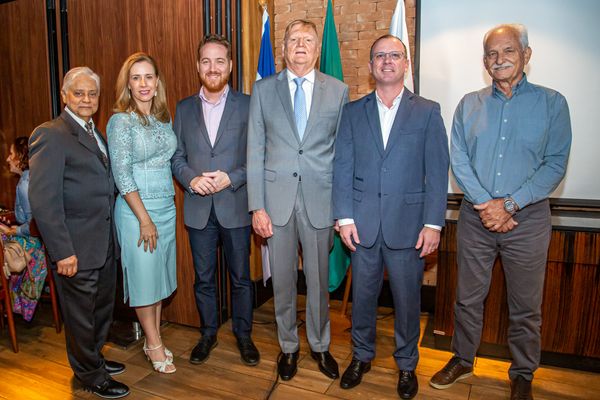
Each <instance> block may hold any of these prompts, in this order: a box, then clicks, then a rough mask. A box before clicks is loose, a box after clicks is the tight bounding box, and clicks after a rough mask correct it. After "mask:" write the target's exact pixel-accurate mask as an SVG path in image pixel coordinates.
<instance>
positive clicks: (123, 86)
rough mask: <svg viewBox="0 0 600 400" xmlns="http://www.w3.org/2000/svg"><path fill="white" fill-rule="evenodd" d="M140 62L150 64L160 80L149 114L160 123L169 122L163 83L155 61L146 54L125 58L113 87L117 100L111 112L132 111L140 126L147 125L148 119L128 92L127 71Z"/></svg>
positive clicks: (136, 54) (169, 117) (140, 53)
mask: <svg viewBox="0 0 600 400" xmlns="http://www.w3.org/2000/svg"><path fill="white" fill-rule="evenodd" d="M142 61H146V62H148V63H150V65H152V67H154V73H155V74H156V77H157V78H160V80H159V82H158V85H157V87H156V96H155V97H154V99H153V100H152V107H150V114H151V115H153V116H154V118H156V119H157V120H159V121H160V122H169V121H170V120H171V115H170V114H169V108H168V107H167V91H166V87H165V81H164V79H163V78H162V77H161V75H160V71H159V70H158V66H157V64H156V61H154V59H153V58H152V57H150V56H149V55H148V54H146V53H143V52H139V53H133V54H132V55H130V56H129V57H127V60H125V62H124V63H123V66H122V67H121V70H120V71H119V76H118V77H117V83H116V85H115V92H116V95H117V100H116V101H115V105H114V106H113V111H114V112H132V111H133V112H135V113H136V114H137V115H138V117H139V118H140V121H141V123H142V125H145V126H146V125H148V124H149V121H148V117H147V116H146V115H145V114H143V113H142V112H141V111H140V110H139V109H138V107H137V104H136V102H135V99H134V98H133V97H132V96H131V91H130V90H129V71H130V70H131V67H132V66H133V64H136V63H139V62H142Z"/></svg>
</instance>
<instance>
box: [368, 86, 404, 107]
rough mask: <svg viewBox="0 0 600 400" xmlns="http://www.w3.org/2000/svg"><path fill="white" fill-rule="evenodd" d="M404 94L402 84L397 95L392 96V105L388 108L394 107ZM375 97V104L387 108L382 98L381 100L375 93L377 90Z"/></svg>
mask: <svg viewBox="0 0 600 400" xmlns="http://www.w3.org/2000/svg"><path fill="white" fill-rule="evenodd" d="M403 94H404V86H403V87H402V90H401V91H400V93H398V96H396V97H395V98H394V100H393V101H392V106H391V107H390V108H389V109H390V110H391V109H392V108H394V107H396V106H397V105H398V103H399V102H400V99H402V95H403ZM375 98H376V99H377V104H379V105H381V106H383V107H385V108H388V107H387V106H386V105H385V103H384V102H383V100H381V97H379V94H378V93H377V90H375Z"/></svg>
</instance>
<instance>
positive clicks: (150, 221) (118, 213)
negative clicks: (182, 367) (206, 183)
mask: <svg viewBox="0 0 600 400" xmlns="http://www.w3.org/2000/svg"><path fill="white" fill-rule="evenodd" d="M116 92H117V101H116V102H115V106H114V109H113V111H115V112H116V114H114V115H113V116H112V117H111V118H110V120H109V121H108V127H107V130H106V131H107V136H108V147H109V153H110V159H111V164H112V172H113V175H114V177H115V182H116V184H117V188H118V189H119V193H120V195H119V196H118V198H117V202H116V205H115V225H116V228H117V236H118V239H119V244H120V246H121V264H122V267H123V286H124V292H125V299H124V301H127V298H129V304H130V306H131V307H134V308H135V311H136V314H137V316H138V319H139V321H140V323H141V325H142V328H143V329H144V333H145V336H146V342H145V343H144V353H145V354H146V357H148V359H149V360H150V361H151V362H152V366H153V368H154V370H156V371H157V372H162V373H173V372H175V366H174V365H173V354H172V353H171V352H170V351H168V350H167V349H166V347H164V346H163V344H162V340H161V336H160V317H161V309H162V300H163V299H165V298H167V297H169V296H170V295H171V294H172V293H173V291H175V288H176V287H177V278H176V246H175V203H174V200H173V198H174V195H175V191H174V188H173V179H172V175H171V165H170V159H171V156H172V155H173V153H174V152H175V148H176V146H177V139H176V137H175V133H174V132H173V129H172V127H171V119H170V115H169V111H168V109H167V102H166V92H165V84H164V80H162V79H161V78H160V73H159V70H158V67H157V65H156V62H155V61H154V59H152V57H150V56H149V55H147V54H145V53H135V54H132V55H131V56H129V58H127V60H125V62H124V63H123V66H122V67H121V71H120V72H119V76H118V78H117V84H116Z"/></svg>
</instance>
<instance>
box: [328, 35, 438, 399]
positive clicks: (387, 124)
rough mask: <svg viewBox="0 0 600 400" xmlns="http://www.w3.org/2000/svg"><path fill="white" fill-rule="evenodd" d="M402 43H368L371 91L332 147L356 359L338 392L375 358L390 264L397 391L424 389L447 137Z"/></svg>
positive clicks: (347, 115) (347, 116) (350, 109)
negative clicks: (428, 270) (421, 345)
mask: <svg viewBox="0 0 600 400" xmlns="http://www.w3.org/2000/svg"><path fill="white" fill-rule="evenodd" d="M407 66H408V61H407V58H406V47H405V46H404V44H403V43H402V42H401V41H400V40H399V39H398V38H396V37H394V36H392V35H385V36H382V37H380V38H379V39H377V40H376V41H375V42H374V43H373V45H372V47H371V61H370V63H369V71H370V72H371V74H372V76H373V78H374V80H375V91H374V92H373V93H371V94H369V95H367V96H365V97H363V98H362V99H359V100H357V101H354V102H352V103H350V104H348V105H347V106H346V107H345V108H344V112H343V115H342V121H341V123H340V128H339V133H338V137H337V140H336V146H335V159H334V169H333V173H334V176H333V206H334V218H336V219H337V220H338V224H339V229H340V236H341V238H342V241H343V242H344V243H345V244H346V246H348V248H350V250H352V277H353V282H352V289H353V291H352V301H353V305H352V341H353V344H354V349H353V351H354V354H353V358H352V362H351V363H350V365H349V366H348V368H347V369H346V371H345V372H344V375H343V376H342V380H341V383H340V384H341V387H342V388H344V389H349V388H351V387H354V386H356V385H358V384H359V383H360V381H361V379H362V375H363V374H364V373H365V372H367V371H369V369H370V368H371V360H372V359H373V358H374V357H375V330H376V316H377V298H378V295H379V292H380V290H381V286H382V283H383V271H384V270H383V269H384V266H385V267H386V268H387V272H388V276H389V280H390V287H391V290H392V294H393V298H394V310H395V311H394V313H395V324H394V331H395V340H396V350H395V351H394V358H395V360H396V364H397V365H398V368H399V369H400V376H399V379H398V387H397V390H398V394H399V395H400V397H401V398H403V399H410V398H413V397H414V396H415V395H416V394H417V391H418V383H417V378H416V376H415V372H414V371H415V368H416V366H417V362H418V360H419V354H418V348H417V345H418V340H419V313H420V296H421V293H420V289H421V281H422V277H423V257H424V256H426V255H428V254H430V253H432V252H433V251H435V250H436V248H437V246H438V243H439V240H440V230H441V227H442V226H443V225H444V215H445V212H446V192H447V185H448V164H449V160H448V139H447V136H446V130H445V128H444V124H443V121H442V117H441V115H440V107H439V105H438V104H437V103H434V102H432V101H429V100H426V99H424V98H422V97H419V96H417V95H415V94H413V93H411V92H410V91H409V90H408V89H406V88H405V87H404V74H405V73H406V69H407Z"/></svg>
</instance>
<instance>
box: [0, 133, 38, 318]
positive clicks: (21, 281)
mask: <svg viewBox="0 0 600 400" xmlns="http://www.w3.org/2000/svg"><path fill="white" fill-rule="evenodd" d="M27 141H28V139H27V137H25V136H21V137H18V138H16V139H15V141H14V143H13V144H12V145H11V146H10V153H9V155H8V158H7V159H6V162H7V163H8V168H9V169H10V172H12V173H13V174H17V175H19V176H20V179H19V182H18V183H17V193H16V200H15V218H16V221H17V224H18V225H12V226H8V225H6V223H8V221H6V220H3V221H0V233H1V234H2V236H3V237H2V240H14V241H16V242H18V243H19V244H20V245H21V247H23V249H24V250H25V251H26V252H28V253H29V254H30V255H31V260H30V261H29V264H28V265H27V268H25V269H24V270H23V272H21V273H20V274H12V275H11V276H10V280H9V283H10V294H11V297H12V304H13V311H14V312H15V313H17V314H21V315H22V316H23V318H24V319H25V320H26V321H31V319H32V318H33V313H34V312H35V307H36V305H37V303H38V300H39V298H40V296H41V294H42V290H43V288H44V281H45V280H46V274H47V269H46V253H45V251H44V245H43V244H42V242H41V241H40V239H39V238H37V237H32V236H30V231H29V223H30V222H31V207H30V206H29V197H28V196H27V191H28V189H29V159H28V148H27Z"/></svg>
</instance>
